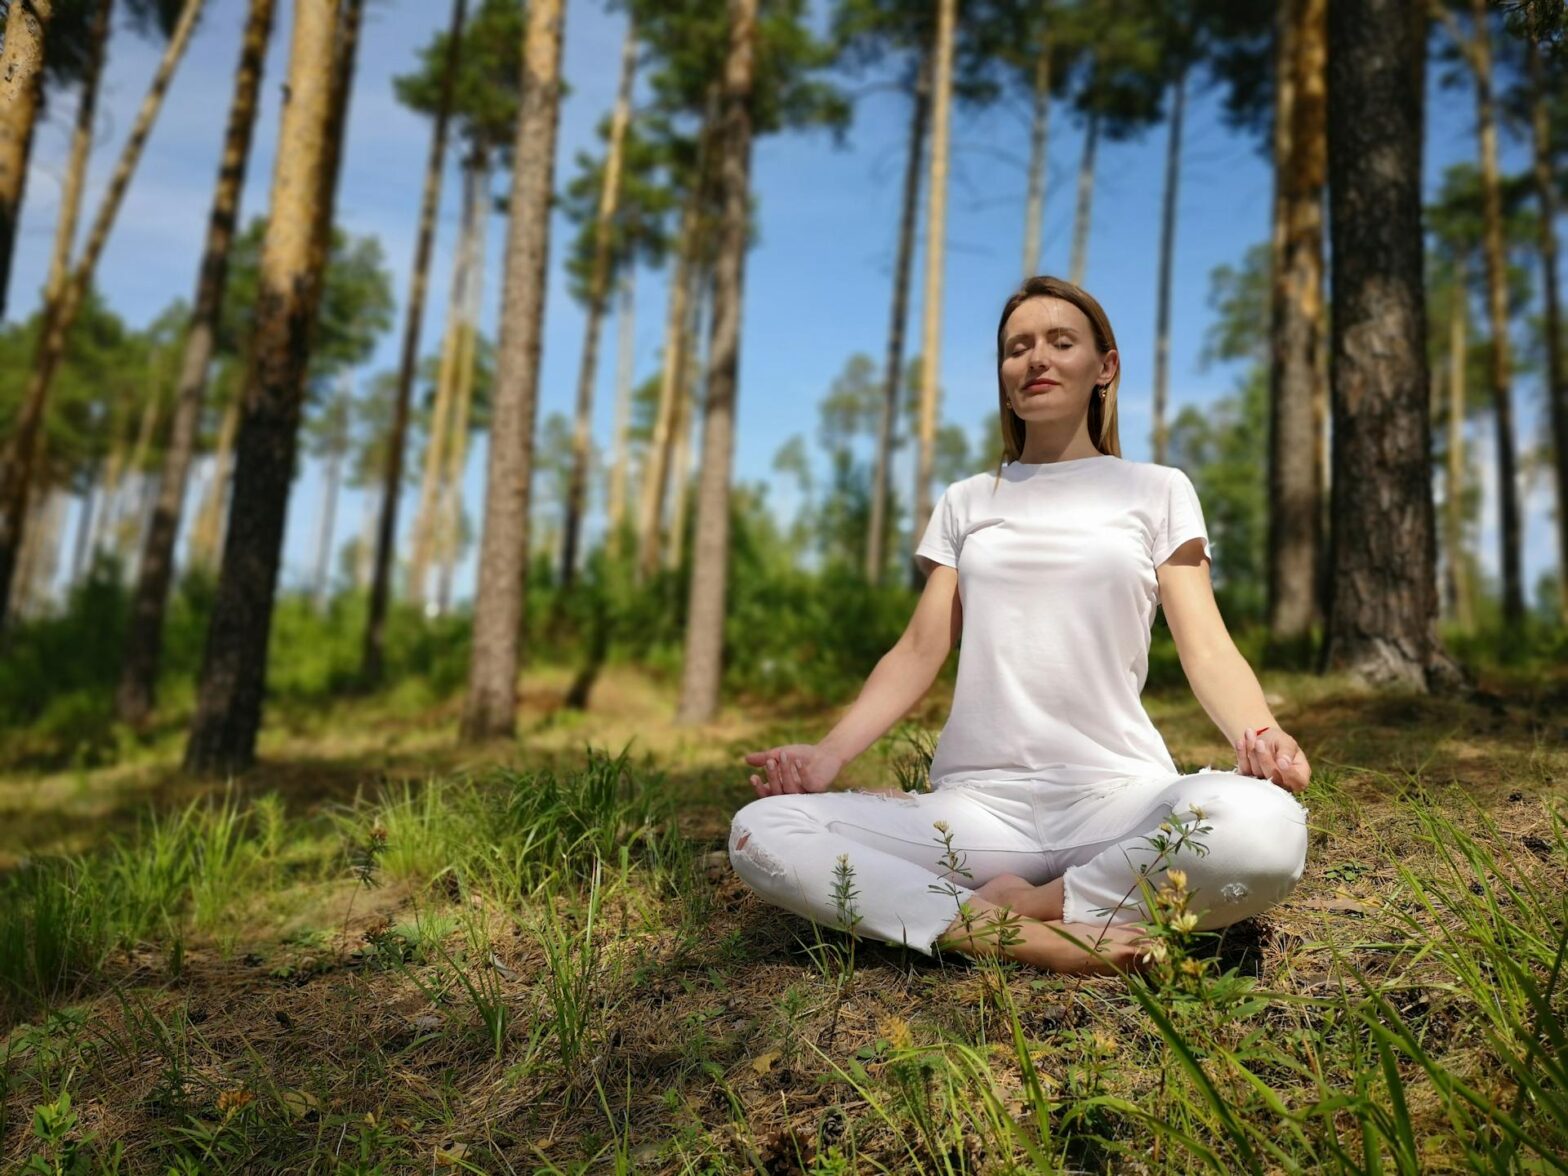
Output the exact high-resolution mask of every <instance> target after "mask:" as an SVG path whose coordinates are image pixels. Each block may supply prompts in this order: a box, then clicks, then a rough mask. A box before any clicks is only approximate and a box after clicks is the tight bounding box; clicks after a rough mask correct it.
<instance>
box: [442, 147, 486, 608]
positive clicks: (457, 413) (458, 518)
mask: <svg viewBox="0 0 1568 1176" xmlns="http://www.w3.org/2000/svg"><path fill="white" fill-rule="evenodd" d="M478 173H479V174H478V184H477V186H476V187H475V189H474V193H473V217H474V228H473V263H472V265H471V266H470V267H469V271H468V284H467V287H466V289H465V292H464V299H465V303H464V313H463V317H462V318H461V320H460V321H459V324H458V337H457V343H458V346H457V351H456V358H455V360H454V364H453V368H454V373H453V381H454V385H455V390H454V392H453V395H454V397H455V398H456V404H455V406H454V408H453V415H452V436H451V440H450V444H449V445H448V447H447V448H448V449H449V451H450V454H449V457H448V459H447V467H446V472H445V474H444V476H443V479H442V484H441V493H440V507H439V511H440V518H439V520H438V526H439V535H440V553H441V576H440V581H439V585H438V588H437V596H436V607H437V610H438V611H439V612H440V613H441V615H443V616H444V615H445V614H446V613H448V612H450V611H451V607H452V576H453V573H454V571H455V569H456V565H457V557H458V553H459V549H460V546H461V543H460V534H461V532H462V527H463V476H464V474H465V473H466V472H467V470H468V438H469V425H468V422H469V417H470V415H471V414H472V411H473V403H474V378H475V367H474V365H475V355H476V348H477V346H478V340H479V316H480V311H481V308H482V307H483V305H484V299H483V293H484V276H485V235H486V233H485V230H486V228H487V227H488V225H489V221H490V164H489V160H488V159H487V158H486V157H485V155H484V154H482V153H481V154H480V156H479V163H478Z"/></svg>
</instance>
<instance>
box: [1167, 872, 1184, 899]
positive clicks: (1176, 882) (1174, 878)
mask: <svg viewBox="0 0 1568 1176" xmlns="http://www.w3.org/2000/svg"><path fill="white" fill-rule="evenodd" d="M1165 879H1166V881H1168V882H1169V883H1170V884H1171V888H1172V889H1173V890H1175V891H1176V892H1177V893H1178V894H1179V893H1181V892H1182V891H1183V890H1186V889H1187V871H1186V870H1166V871H1165Z"/></svg>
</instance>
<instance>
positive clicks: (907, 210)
mask: <svg viewBox="0 0 1568 1176" xmlns="http://www.w3.org/2000/svg"><path fill="white" fill-rule="evenodd" d="M930 121H931V57H930V54H929V53H927V54H924V55H922V58H921V61H920V64H919V65H918V66H917V67H916V71H915V82H914V87H913V90H912V92H911V94H910V111H909V154H908V156H907V157H906V159H905V161H904V195H903V205H902V208H901V210H900V212H899V217H898V256H897V258H896V259H895V261H894V262H893V310H892V321H891V322H890V323H889V324H888V329H887V366H886V368H885V369H884V370H883V373H882V420H881V424H880V427H879V428H878V431H877V459H876V466H875V467H874V469H873V470H872V474H871V521H870V523H869V525H868V533H867V535H866V580H867V581H868V582H869V583H871V584H876V585H881V583H882V580H883V576H884V574H885V570H886V565H887V555H886V552H887V531H888V487H889V484H890V483H891V481H892V470H893V446H894V438H893V431H894V429H895V427H896V426H897V423H898V397H899V393H900V391H901V390H902V388H903V374H904V330H905V324H906V323H907V321H908V319H909V279H910V274H911V272H912V271H913V269H914V257H915V221H916V220H917V219H918V218H919V215H920V165H921V163H922V162H923V160H924V157H925V148H926V130H927V128H928V126H929V125H930ZM1036 219H1038V218H1036ZM917 542H918V540H917Z"/></svg>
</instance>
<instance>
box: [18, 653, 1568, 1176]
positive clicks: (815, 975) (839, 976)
mask: <svg viewBox="0 0 1568 1176" xmlns="http://www.w3.org/2000/svg"><path fill="white" fill-rule="evenodd" d="M569 677H570V674H569V672H568V671H566V670H561V671H559V672H557V671H553V670H550V669H548V668H539V669H538V670H537V671H530V672H529V674H527V675H526V682H527V687H526V690H525V693H524V698H523V703H522V710H521V715H520V723H519V737H518V739H517V741H516V742H515V743H510V744H507V745H505V746H498V747H491V748H485V749H481V750H480V751H477V752H476V751H473V750H465V749H460V748H459V747H458V746H457V744H456V741H455V731H456V722H457V712H458V707H459V702H458V701H457V700H453V701H450V702H447V703H443V704H440V705H437V706H410V705H404V704H399V703H397V702H396V701H395V700H388V699H380V700H378V699H361V700H348V701H342V702H336V703H332V704H330V705H322V706H316V707H304V706H300V707H298V708H297V709H293V710H287V709H283V708H280V709H278V710H276V711H274V713H273V714H272V715H271V716H270V720H269V724H268V727H267V729H266V731H265V733H264V737H263V740H262V745H261V757H262V763H261V765H260V766H259V767H258V768H257V769H256V770H254V771H252V772H251V773H248V774H247V775H246V776H245V777H243V778H242V779H241V780H239V781H238V782H236V783H234V784H232V785H230V786H228V787H226V788H225V787H222V786H219V787H217V788H214V787H213V786H212V785H203V784H200V783H199V782H196V781H193V780H190V779H188V778H186V777H184V776H183V775H182V774H181V773H180V772H179V771H178V769H177V764H178V758H179V751H180V740H179V732H178V731H175V730H170V731H166V732H163V733H162V734H160V735H157V736H155V737H154V738H153V739H152V741H151V742H150V744H148V745H147V746H145V747H143V748H140V749H137V750H136V751H135V752H134V754H130V755H128V756H127V757H126V759H125V760H124V762H122V763H120V764H117V765H115V766H112V767H103V768H94V769H80V770H73V771H66V772H57V773H36V774H29V775H20V774H13V775H11V776H9V777H6V778H3V779H0V854H4V855H5V860H6V864H7V865H9V866H10V867H11V869H10V871H9V872H10V875H11V876H12V878H13V880H14V879H16V878H20V879H22V880H23V881H22V882H20V883H15V884H13V886H12V891H11V892H10V898H9V899H8V902H7V904H6V905H4V906H3V907H0V980H3V981H4V983H5V985H6V988H5V989H4V990H3V991H4V992H5V994H6V995H4V997H3V999H4V1002H5V1003H3V1004H0V1011H3V1013H4V1018H5V1019H4V1022H3V1024H0V1032H3V1033H4V1045H3V1046H0V1050H3V1054H4V1085H3V1088H0V1095H3V1103H0V1106H3V1111H0V1137H3V1139H0V1168H3V1169H4V1170H7V1171H14V1170H17V1169H18V1168H20V1167H22V1166H23V1165H26V1164H27V1163H29V1162H30V1161H31V1162H35V1163H36V1164H38V1165H39V1169H38V1170H40V1171H50V1172H53V1171H127V1172H166V1171H180V1172H198V1171H200V1172H210V1171H257V1172H306V1171H312V1172H314V1171H321V1172H326V1171H344V1172H362V1173H370V1172H432V1171H435V1172H444V1171H453V1172H457V1171H478V1172H516V1171H530V1172H531V1171H601V1170H603V1171H631V1170H639V1171H641V1170H647V1171H701V1172H706V1171H715V1172H729V1171H737V1172H739V1171H760V1172H797V1171H798V1172H818V1173H830V1172H858V1171H869V1170H883V1171H893V1172H913V1171H925V1172H933V1173H935V1172H941V1173H956V1172H969V1171H986V1172H989V1171H1009V1170H1022V1171H1029V1170H1040V1169H1063V1168H1065V1169H1069V1170H1104V1169H1107V1168H1114V1169H1116V1170H1119V1171H1188V1170H1192V1169H1195V1168H1206V1169H1210V1170H1222V1171H1243V1170H1307V1171H1317V1170H1332V1171H1372V1170H1379V1169H1380V1167H1381V1166H1382V1165H1387V1166H1388V1167H1391V1168H1393V1169H1394V1170H1396V1171H1402V1172H1404V1171H1411V1172H1413V1171H1429V1170H1441V1169H1445V1168H1466V1167H1471V1166H1473V1165H1475V1164H1477V1163H1480V1164H1481V1165H1482V1166H1483V1167H1485V1168H1487V1169H1496V1170H1510V1169H1518V1170H1527V1171H1535V1170H1548V1169H1551V1170H1558V1171H1561V1170H1563V1161H1562V1159H1561V1157H1562V1156H1563V1155H1564V1154H1565V1152H1568V1093H1565V1092H1568V1037H1565V1030H1564V1029H1563V1026H1564V1025H1565V1024H1568V977H1560V973H1561V971H1562V970H1563V968H1564V958H1563V956H1564V951H1565V945H1568V938H1565V935H1568V910H1565V903H1568V900H1565V897H1564V896H1565V895H1568V808H1565V807H1564V805H1563V801H1564V800H1565V799H1568V668H1563V669H1561V670H1560V671H1554V672H1549V673H1546V674H1542V673H1539V672H1537V673H1534V674H1530V675H1523V674H1520V675H1508V674H1503V673H1500V672H1493V673H1490V674H1487V675H1485V676H1483V679H1482V681H1481V683H1480V685H1481V689H1480V691H1479V692H1478V693H1477V694H1476V695H1475V696H1474V697H1472V698H1469V699H1457V698H1427V697H1416V696H1407V695H1390V694H1383V693H1375V692H1371V691H1368V690H1365V689H1361V688H1358V687H1355V686H1353V685H1352V684H1350V683H1348V682H1345V681H1343V680H1338V679H1334V678H1317V677H1313V676H1308V675H1288V674H1268V673H1265V674H1264V675H1263V679H1264V684H1265V687H1266V688H1267V690H1268V692H1269V694H1270V696H1271V704H1272V705H1273V706H1274V709H1275V712H1276V714H1277V715H1278V717H1279V718H1280V720H1281V722H1282V724H1283V725H1284V726H1286V728H1287V729H1288V730H1289V731H1290V732H1291V733H1292V734H1293V735H1294V736H1296V737H1297V739H1299V741H1300V742H1301V744H1302V746H1303V747H1304V748H1305V749H1306V750H1307V752H1308V754H1309V756H1310V758H1311V761H1312V764H1313V769H1314V778H1313V784H1312V786H1311V788H1310V789H1309V790H1308V792H1307V793H1306V794H1305V796H1304V798H1303V799H1304V801H1305V803H1306V805H1307V806H1308V809H1309V812H1310V818H1309V821H1310V826H1311V848H1310V850H1309V860H1308V867H1307V873H1306V876H1305V877H1304V878H1303V880H1302V882H1301V884H1300V885H1299V887H1298V888H1297V889H1296V890H1295V892H1294V893H1293V894H1292V895H1291V897H1290V898H1289V899H1288V900H1287V901H1286V902H1285V903H1284V904H1283V905H1282V906H1281V907H1279V908H1277V909H1276V910H1275V911H1273V912H1271V913H1270V914H1269V915H1267V916H1265V917H1262V918H1259V919H1256V920H1252V921H1250V922H1248V923H1246V924H1242V925H1240V926H1238V927H1236V928H1232V929H1230V930H1228V931H1227V932H1226V933H1224V934H1223V935H1220V936H1202V935H1186V934H1182V933H1180V932H1179V930H1176V929H1172V930H1170V931H1169V934H1168V936H1167V938H1166V939H1165V940H1164V941H1163V942H1166V943H1167V944H1168V946H1169V954H1168V956H1167V959H1166V961H1165V962H1164V964H1163V965H1161V966H1160V967H1159V968H1156V969H1155V970H1154V972H1152V973H1151V974H1149V975H1146V976H1140V977H1134V978H1128V977H1099V978H1073V977H1059V976H1049V975H1043V974H1040V973H1038V972H1031V971H1029V970H1027V969H1021V968H1016V967H1012V966H1003V965H998V964H995V963H994V962H987V963H974V962H971V961H969V960H966V959H964V958H962V957H954V956H947V957H945V958H938V959H935V960H932V959H927V958H925V957H923V956H920V955H918V954H916V953H911V952H905V951H902V950H899V949H894V948H890V947H886V946H883V945H881V944H876V943H872V942H869V941H856V940H853V939H852V938H850V937H849V936H846V935H844V934H841V933H838V932H834V931H829V930H826V929H819V928H815V927H813V926H812V925H811V924H810V923H808V922H806V921H805V920H801V919H797V918H795V917H794V916H790V915H784V914H780V913H779V912H777V911H774V910H770V909H768V908H766V907H764V906H763V905H762V904H761V903H760V902H759V901H758V900H757V899H756V898H755V897H754V896H753V895H752V894H751V893H750V892H749V891H748V890H747V889H746V888H745V887H744V886H743V885H742V884H741V883H740V882H739V881H738V880H737V879H736V877H735V876H734V874H733V873H732V872H731V871H730V870H729V868H728V865H727V863H726V860H725V858H724V855H723V852H722V851H723V848H724V835H725V831H726V828H727V825H728V821H729V817H730V814H731V813H733V812H734V810H735V809H736V808H738V807H739V806H740V805H741V804H743V803H745V802H746V801H747V800H748V799H749V798H750V797H751V795H752V793H751V790H750V788H749V786H748V785H747V784H746V774H747V770H746V769H745V767H744V765H743V764H742V763H741V758H740V757H741V755H742V754H743V753H744V752H745V751H748V750H753V749H757V748H762V747H766V746H770V745H772V744H775V743H781V742H788V741H795V740H811V739H815V738H818V737H820V736H821V735H822V734H823V733H825V732H826V730H827V729H828V727H829V726H830V725H831V723H832V721H833V719H834V717H835V715H836V713H837V711H836V710H814V709H810V710H801V709H796V710H784V709H778V708H773V709H768V708H763V707H746V708H741V707H737V708H732V709H729V710H726V711H725V713H724V714H723V715H722V716H721V717H720V719H719V720H718V721H716V722H714V723H712V724H710V725H708V726H706V727H702V728H678V727H675V726H674V725H673V724H672V723H671V721H670V717H671V715H672V714H673V710H674V699H673V695H672V693H671V691H670V690H669V689H668V688H665V687H662V686H660V685H657V684H655V683H653V682H651V681H649V680H648V679H647V678H646V677H644V676H642V675H640V674H639V673H638V672H637V671H636V670H635V669H633V668H629V667H616V666H610V667H607V668H606V669H605V671H604V672H603V674H602V676H601V677H600V679H599V681H598V683H597V685H596V687H595V689H594V691H593V694H592V698H591V701H590V705H589V707H588V709H587V710H586V711H571V710H567V709H565V708H564V707H563V706H562V705H561V700H562V697H563V695H564V692H565V690H566V686H567V683H568V680H569ZM946 701H947V700H946V699H944V698H941V697H938V696H937V694H936V693H933V696H932V697H931V698H930V699H928V700H927V702H926V703H925V704H924V705H923V706H922V709H921V710H920V711H919V712H918V713H917V714H916V715H914V716H912V717H911V720H910V721H908V722H906V724H904V725H903V726H901V727H900V728H899V729H897V731H896V732H895V735H898V736H901V737H903V738H894V737H893V736H890V737H889V738H888V739H885V740H883V741H881V742H880V743H878V744H877V745H876V746H875V747H874V748H873V749H871V751H869V752H868V753H867V754H866V755H865V756H862V757H861V758H860V759H859V760H857V761H856V762H855V763H853V764H851V765H850V766H849V767H848V768H847V769H846V772H845V774H844V777H843V780H842V784H843V785H844V786H849V787H866V786H887V785H888V784H890V783H892V782H893V781H894V779H895V778H896V777H897V776H898V774H899V773H900V772H906V773H907V771H908V770H909V767H910V765H911V764H912V763H915V764H918V763H919V762H920V756H919V751H918V745H917V744H911V743H909V742H908V741H907V737H909V736H911V735H913V734H915V733H916V732H919V731H924V732H925V733H926V735H927V736H929V735H931V734H934V732H935V731H936V730H937V729H938V728H939V727H940V724H941V721H942V716H943V715H944V714H945V713H946ZM1145 702H1146V704H1147V706H1148V708H1149V711H1150V713H1151V715H1152V716H1153V718H1154V720H1155V723H1156V725H1157V726H1158V727H1159V728H1160V730H1161V732H1162V733H1163V734H1164V736H1165V738H1166V741H1167V744H1168V745H1169V747H1170V749H1171V752H1172V755H1173V756H1174V757H1175V759H1176V761H1177V763H1178V765H1179V766H1181V767H1182V769H1183V770H1184V771H1195V770H1197V769H1198V768H1200V767H1205V766H1213V767H1216V768H1224V767H1230V766H1232V765H1233V762H1234V761H1233V756H1232V753H1231V752H1230V750H1229V749H1228V748H1227V746H1226V745H1225V743H1224V741H1223V739H1222V738H1221V737H1219V735H1218V733H1217V732H1216V731H1215V730H1214V728H1213V725H1212V724H1211V723H1210V722H1209V720H1208V719H1207V717H1206V716H1205V715H1204V713H1203V712H1202V710H1201V708H1200V707H1199V706H1198V705H1197V703H1196V702H1195V701H1194V700H1193V699H1192V697H1191V695H1190V693H1188V692H1187V691H1185V690H1172V691H1169V692H1163V693H1157V694H1152V695H1149V696H1147V697H1146V699H1145ZM912 747H913V748H915V750H913V751H912V750H911V748H912ZM623 748H624V749H625V755H624V756H622V755H621V752H622V750H623ZM149 813H157V814H159V815H158V817H157V819H156V820H153V819H152V818H151V817H149V815H148V814H149ZM60 854H64V855H68V856H66V857H65V858H64V859H59V858H57V857H56V856H55V855H60ZM72 1165H76V1166H74V1167H73V1166H72Z"/></svg>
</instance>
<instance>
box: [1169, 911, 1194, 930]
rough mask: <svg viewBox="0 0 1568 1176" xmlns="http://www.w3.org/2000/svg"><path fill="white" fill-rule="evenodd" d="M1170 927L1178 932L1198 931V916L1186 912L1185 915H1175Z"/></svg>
mask: <svg viewBox="0 0 1568 1176" xmlns="http://www.w3.org/2000/svg"><path fill="white" fill-rule="evenodd" d="M1171 926H1172V927H1174V928H1176V930H1178V931H1183V932H1187V931H1196V930H1197V929H1198V916H1197V915H1195V914H1193V913H1192V912H1191V911H1188V912H1187V913H1185V914H1181V915H1177V916H1176V917H1175V918H1174V919H1172V920H1171Z"/></svg>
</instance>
